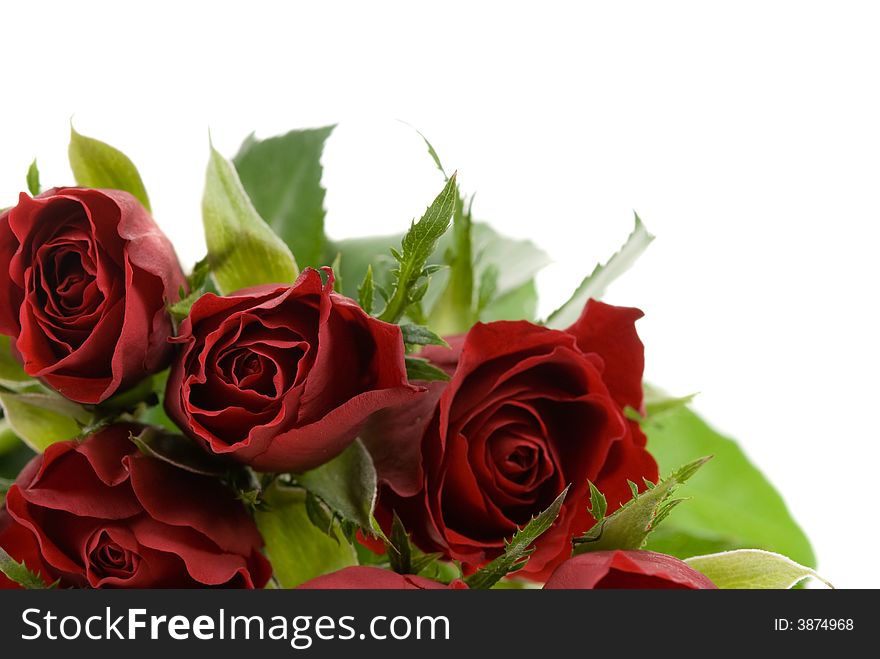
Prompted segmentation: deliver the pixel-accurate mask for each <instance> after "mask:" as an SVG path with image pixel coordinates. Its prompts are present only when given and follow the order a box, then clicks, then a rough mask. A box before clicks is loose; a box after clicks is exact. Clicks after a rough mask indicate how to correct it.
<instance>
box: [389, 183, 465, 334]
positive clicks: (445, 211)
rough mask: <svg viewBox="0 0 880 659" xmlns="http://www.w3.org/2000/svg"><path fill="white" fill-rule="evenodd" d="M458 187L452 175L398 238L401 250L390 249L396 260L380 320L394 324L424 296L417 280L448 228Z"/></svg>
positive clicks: (422, 274) (423, 272) (423, 274)
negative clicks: (386, 302) (392, 283)
mask: <svg viewBox="0 0 880 659" xmlns="http://www.w3.org/2000/svg"><path fill="white" fill-rule="evenodd" d="M457 195H458V188H457V186H456V182H455V174H453V175H452V176H451V177H450V178H449V181H447V183H446V185H445V186H444V188H443V190H442V191H441V192H440V194H439V195H437V198H436V199H435V200H434V202H433V203H432V204H431V205H430V206H429V207H428V209H427V210H426V211H425V214H424V215H423V216H422V218H421V219H420V220H419V221H418V222H414V223H413V224H412V226H411V227H410V229H409V231H407V232H406V235H405V236H404V237H403V240H402V241H401V243H400V245H401V251H400V252H399V253H398V252H397V251H396V250H394V249H392V255H393V256H394V258H395V260H397V262H398V264H397V268H396V271H394V273H393V274H394V288H393V291H392V293H391V297H390V298H389V300H388V304H387V305H386V306H385V310H384V311H383V312H382V313H381V314H380V315H379V318H380V319H381V320H384V321H385V322H389V323H395V322H397V321H398V320H400V318H401V317H402V316H403V314H404V313H406V310H407V308H408V307H409V306H410V305H411V304H413V303H414V302H418V301H419V300H420V299H421V296H423V295H424V290H423V289H420V287H419V281H420V280H421V279H422V278H423V277H424V276H425V275H426V273H425V265H426V264H427V262H428V257H430V256H431V254H433V252H434V249H435V247H436V246H437V241H438V240H439V239H440V237H441V236H442V235H443V234H444V233H446V229H448V228H449V220H450V218H451V217H452V213H453V210H454V207H455V199H456V197H457Z"/></svg>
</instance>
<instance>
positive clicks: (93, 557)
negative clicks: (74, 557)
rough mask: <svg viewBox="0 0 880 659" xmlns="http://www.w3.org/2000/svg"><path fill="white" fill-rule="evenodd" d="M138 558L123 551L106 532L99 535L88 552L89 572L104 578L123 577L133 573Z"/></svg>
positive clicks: (125, 550)
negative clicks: (96, 541)
mask: <svg viewBox="0 0 880 659" xmlns="http://www.w3.org/2000/svg"><path fill="white" fill-rule="evenodd" d="M138 560H139V558H138V556H137V555H136V554H135V553H134V552H131V551H129V550H128V549H125V548H124V547H122V546H121V545H119V544H118V543H117V542H115V541H114V540H113V539H112V538H110V537H109V536H108V535H107V533H106V532H102V533H101V537H100V539H99V540H98V543H97V544H96V545H95V547H94V548H93V549H92V551H91V552H89V563H90V569H91V572H93V573H94V574H95V575H98V576H104V577H125V576H129V575H131V574H132V573H134V571H135V569H136V567H137V563H138Z"/></svg>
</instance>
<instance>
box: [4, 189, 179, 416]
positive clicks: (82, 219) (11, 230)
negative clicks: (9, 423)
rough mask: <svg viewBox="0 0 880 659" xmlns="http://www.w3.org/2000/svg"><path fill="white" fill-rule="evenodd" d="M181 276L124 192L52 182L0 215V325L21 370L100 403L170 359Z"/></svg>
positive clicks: (154, 229)
mask: <svg viewBox="0 0 880 659" xmlns="http://www.w3.org/2000/svg"><path fill="white" fill-rule="evenodd" d="M185 281H186V280H185V277H184V275H183V272H182V271H181V269H180V264H179V263H178V261H177V257H176V256H175V254H174V249H173V248H172V246H171V243H170V242H169V241H168V239H167V238H166V237H165V236H164V235H163V234H162V232H161V231H160V230H159V227H158V226H156V224H155V222H153V219H152V218H151V217H150V214H149V213H148V212H147V210H146V209H145V208H144V207H143V206H141V205H140V203H139V202H138V201H137V200H136V199H135V198H134V197H133V196H131V195H130V194H128V193H127V192H122V191H119V190H89V189H84V188H55V189H52V190H48V191H47V192H44V193H43V194H41V195H39V196H38V197H36V198H34V199H31V198H30V197H28V196H27V195H26V194H24V193H22V195H21V197H20V199H19V203H18V205H17V206H15V207H14V208H11V209H9V210H8V211H6V212H5V213H3V214H2V215H0V333H2V334H7V335H9V336H11V337H12V338H13V339H14V341H13V342H12V344H13V351H14V352H16V353H17V354H18V355H20V357H21V360H22V362H23V364H24V370H25V371H26V372H27V373H28V374H30V375H32V376H34V377H36V378H39V379H41V380H42V381H43V382H45V383H46V384H47V385H49V386H50V387H52V388H53V389H56V390H57V391H59V392H60V393H61V394H63V395H64V396H66V397H67V398H70V399H72V400H75V401H78V402H80V403H99V402H101V401H103V400H105V399H107V398H109V397H110V396H112V395H113V394H114V393H116V392H117V391H120V390H123V389H125V388H127V387H130V386H132V385H134V384H136V383H137V382H139V381H140V380H141V379H143V377H144V376H146V375H148V374H150V373H154V372H157V371H160V370H162V369H163V368H165V367H166V366H167V365H168V361H169V359H170V356H171V346H170V345H169V344H168V337H169V336H171V333H172V326H171V319H170V317H169V315H168V313H167V312H166V306H165V305H166V303H167V302H171V301H176V300H177V297H178V292H179V289H180V287H181V286H182V285H183V284H184V283H185Z"/></svg>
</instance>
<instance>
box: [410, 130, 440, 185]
mask: <svg viewBox="0 0 880 659" xmlns="http://www.w3.org/2000/svg"><path fill="white" fill-rule="evenodd" d="M403 123H404V124H406V122H403ZM406 125H407V126H409V127H410V128H412V129H413V130H414V131H416V133H418V135H419V137H421V138H422V140H423V141H424V143H425V146H426V147H428V155H429V156H431V160H433V161H434V164H435V165H437V169H439V170H440V173H441V174H443V178H444V179H447V180H448V179H449V177H448V176H447V175H446V170H445V169H443V163H441V162H440V156H439V155H437V151H436V149H434V145H433V144H431V143H430V142H429V141H428V138H427V137H425V136H424V134H422V131H420V130H419V129H417V128H415V127H414V126H410V125H409V124H406Z"/></svg>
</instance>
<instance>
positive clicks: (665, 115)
mask: <svg viewBox="0 0 880 659" xmlns="http://www.w3.org/2000/svg"><path fill="white" fill-rule="evenodd" d="M308 4H309V5H316V6H304V5H305V3H302V4H299V3H288V2H284V3H282V2H277V3H270V2H255V1H254V0H251V1H250V2H247V3H239V6H238V7H235V6H234V5H227V4H224V3H221V2H210V3H204V4H200V3H196V2H181V1H177V2H173V3H167V4H166V3H162V2H156V1H154V2H152V3H149V4H146V3H145V4H140V3H138V4H137V5H136V4H135V3H121V2H112V3H110V2H108V3H106V4H101V3H93V2H77V3H70V2H63V3H62V2H59V3H51V4H50V3H45V2H27V3H24V2H19V3H3V6H2V8H0V28H2V34H3V37H2V42H0V43H2V59H0V83H2V89H0V93H2V100H0V102H2V106H0V107H2V109H0V206H5V205H9V204H12V203H14V202H15V199H16V194H17V193H18V191H19V190H21V189H23V188H24V174H25V171H26V169H27V166H28V164H29V163H30V161H31V159H33V158H34V157H35V156H36V157H37V158H38V160H39V163H40V168H41V170H42V174H43V182H44V184H50V185H51V184H62V183H70V182H72V181H71V175H70V173H69V170H68V169H67V165H66V144H67V137H68V122H69V120H70V118H71V116H72V117H73V119H74V122H75V125H76V127H77V128H78V130H79V131H80V132H82V133H84V134H87V135H91V136H95V137H98V138H100V139H103V140H105V141H108V142H110V143H111V144H114V145H116V146H118V147H119V148H121V149H122V150H124V151H125V152H126V153H127V154H128V155H129V156H131V158H132V159H133V160H134V161H135V162H136V163H137V165H138V167H139V168H140V170H141V173H142V175H143V178H144V180H145V183H146V185H147V188H148V190H149V192H150V196H151V199H152V203H153V208H154V211H155V214H156V216H157V219H158V221H159V223H160V224H161V225H162V227H163V228H164V229H165V230H166V231H167V232H168V234H169V235H170V236H171V238H172V240H173V241H174V243H175V244H176V245H177V247H178V250H179V253H180V256H181V258H182V259H183V260H184V261H185V262H186V263H188V264H189V263H192V262H193V261H194V260H195V259H196V258H198V257H200V256H201V255H202V253H203V251H204V242H203V238H202V235H201V227H200V214H199V201H200V196H201V187H202V182H203V176H204V166H205V163H206V157H207V149H208V129H209V127H210V129H211V131H212V135H213V139H214V142H215V144H216V146H217V147H218V148H219V149H220V150H221V151H222V152H224V153H225V154H226V155H228V156H231V155H233V154H234V153H235V151H236V149H237V147H238V144H239V143H240V141H241V140H242V139H243V138H244V137H245V136H246V135H247V134H248V133H249V132H251V131H252V130H256V131H257V133H258V135H260V136H269V135H272V134H276V133H280V132H284V131H286V130H288V129H291V128H297V127H306V126H315V125H323V124H327V123H332V122H337V121H339V122H341V125H340V127H339V128H338V130H337V132H336V133H335V134H334V135H333V137H332V138H331V140H330V141H329V142H328V144H327V149H326V152H325V158H324V162H325V184H326V185H327V187H328V195H327V206H328V216H327V222H328V230H329V232H330V234H331V235H332V236H333V237H342V236H351V235H359V234H369V233H376V232H386V231H387V232H391V231H398V230H401V229H402V228H403V227H404V226H405V225H406V224H407V223H408V222H409V220H410V219H411V218H412V217H414V216H418V215H420V214H421V212H422V210H423V209H424V206H425V205H426V204H427V203H428V202H429V201H430V200H431V199H432V198H433V196H434V195H435V194H436V193H437V192H438V191H439V188H440V185H441V179H440V175H439V173H438V172H437V171H436V170H435V169H434V168H433V165H432V164H431V162H430V160H429V159H428V157H427V156H426V155H425V153H424V149H423V146H422V144H421V142H420V140H419V138H418V137H417V136H416V135H415V134H414V133H413V132H412V130H411V129H409V128H408V127H406V126H405V125H403V124H401V123H399V122H398V121H397V120H398V119H400V120H405V121H407V122H409V123H411V124H413V125H415V126H417V127H418V128H419V129H421V130H422V131H423V132H424V133H425V134H426V135H428V136H429V137H430V139H431V140H432V141H433V142H434V145H435V146H436V147H437V149H438V150H439V152H440V153H441V156H442V157H443V159H444V161H445V164H446V165H447V166H448V167H450V168H453V169H458V170H459V173H460V179H461V182H462V185H463V186H464V188H465V189H466V190H467V191H477V192H478V195H477V198H476V204H475V210H476V214H477V215H478V216H479V217H480V218H482V219H487V220H490V221H491V222H492V223H494V224H495V226H496V227H498V228H499V229H500V230H502V231H503V232H505V233H508V234H512V235H515V236H521V237H530V238H533V239H534V240H536V241H537V242H538V243H539V244H540V245H542V246H543V247H544V248H546V249H547V250H548V251H549V252H550V253H551V255H552V256H553V257H554V258H555V259H556V260H557V261H558V262H559V264H558V265H556V266H553V267H551V268H549V269H548V270H547V272H546V273H545V274H544V275H542V277H541V279H540V285H541V293H542V295H543V302H542V308H543V310H545V311H547V310H550V309H552V308H553V307H554V306H555V305H556V304H557V303H559V302H561V301H562V300H563V299H564V298H565V297H567V295H568V293H569V291H570V289H571V288H572V286H573V285H574V284H575V281H576V280H579V279H580V278H581V277H582V276H583V275H584V274H585V273H586V272H587V271H589V270H590V269H591V268H592V267H593V265H594V264H595V262H596V261H598V260H602V259H604V258H606V257H607V256H608V255H610V254H611V253H612V252H613V251H614V250H615V249H616V248H617V246H618V245H619V243H621V242H622V241H623V239H624V238H625V236H626V235H627V233H628V232H629V230H630V229H631V224H632V210H633V209H635V210H637V211H638V212H639V214H640V215H641V216H642V218H643V219H644V220H645V222H646V224H647V226H648V228H649V229H650V230H651V231H652V232H653V233H654V234H655V235H657V240H656V241H655V242H654V244H653V245H652V246H651V247H650V248H649V251H648V253H647V254H646V255H645V256H644V257H643V258H642V260H641V261H640V262H639V263H638V264H637V266H636V267H635V268H634V269H633V270H632V271H630V273H628V274H627V275H626V277H625V278H624V279H623V280H621V281H620V282H619V283H617V284H616V285H615V286H614V287H613V288H612V289H611V290H610V291H609V294H608V296H607V299H608V300H609V301H611V302H614V303H618V304H626V305H633V306H639V307H641V308H642V309H643V310H644V311H645V312H646V314H647V315H646V318H645V319H644V320H643V321H641V324H640V332H641V334H642V337H643V339H644V341H645V344H646V346H647V359H648V366H647V377H648V378H649V379H650V380H651V381H652V382H656V383H658V384H660V385H662V386H663V387H665V388H666V389H667V390H669V391H671V392H674V393H677V394H686V393H690V392H693V391H700V392H702V393H701V394H700V396H699V398H698V399H697V402H696V407H697V409H698V410H699V411H700V412H702V413H704V414H705V415H706V416H707V417H708V418H709V419H710V420H711V421H712V422H713V423H714V424H715V425H716V426H717V427H718V428H720V429H722V430H723V431H725V432H727V433H730V434H732V435H735V436H736V437H738V438H739V439H740V440H741V441H742V443H743V444H744V446H745V447H746V449H747V451H748V453H749V454H750V456H751V457H752V458H753V459H754V461H755V462H756V463H757V464H758V465H760V467H761V468H762V469H763V470H764V471H765V472H766V473H767V474H768V475H770V477H771V479H772V480H773V481H774V482H775V483H776V485H777V486H778V487H779V488H780V490H781V491H782V492H783V493H784V495H785V497H786V498H787V500H788V502H789V504H790V506H791V508H792V510H793V512H794V514H795V516H796V517H797V519H798V520H799V521H800V522H801V523H802V524H803V526H804V527H805V528H806V530H807V532H808V533H809V534H810V536H811V537H812V539H813V541H814V543H815V547H816V550H817V553H818V555H819V558H820V568H821V570H822V572H823V573H824V574H825V576H827V577H828V578H829V579H830V580H831V581H833V582H835V583H836V584H837V585H838V586H840V587H858V586H862V587H865V586H873V587H877V586H880V578H878V576H877V573H876V571H874V569H873V568H872V566H871V563H872V562H874V558H873V553H874V551H875V545H876V542H877V540H878V531H877V521H876V519H875V515H874V511H875V510H876V499H877V497H878V487H877V478H876V475H877V464H878V462H880V449H878V431H877V427H878V424H877V407H876V393H877V387H878V385H877V381H878V371H880V356H878V348H877V334H878V324H877V318H878V313H877V298H878V295H877V284H878V282H880V277H878V275H880V266H878V262H877V259H876V254H877V240H878V237H880V230H878V221H880V214H878V206H880V199H878V194H877V192H878V182H880V160H878V158H880V156H878V154H880V92H878V62H880V40H878V39H877V33H878V28H880V22H878V18H880V16H878V13H877V6H876V5H875V4H872V3H856V2H825V3H816V2H804V1H801V2H792V3H783V2H743V1H739V2H735V3H726V4H725V5H722V3H705V2H692V3H683V2H677V3H671V2H663V3H657V2H644V3H632V2H615V3H610V2H597V3H584V2H578V3H574V2H572V3H556V2H547V1H546V0H544V1H542V2H540V3H534V2H532V3H522V4H519V3H515V2H504V3H497V4H494V3H488V2H487V3H477V2H473V1H472V2H461V3H459V2H453V1H450V0H447V1H445V2H442V3H440V2H436V3H414V2H402V3H399V4H394V3H379V4H376V3H354V2H352V3H350V4H344V3H328V2H323V3H317V2H315V3H308ZM318 5H319V6H318Z"/></svg>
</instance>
